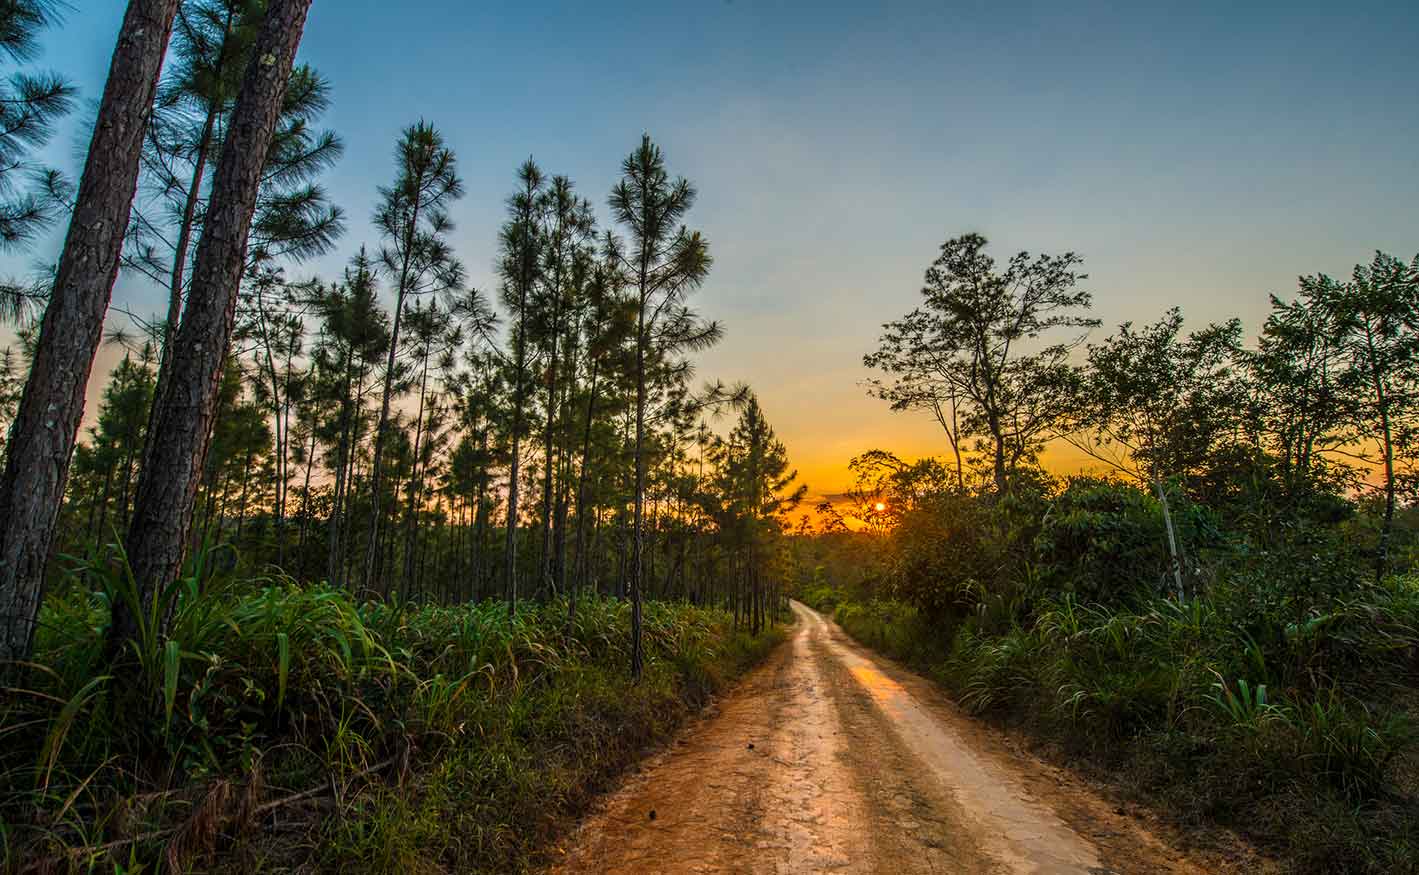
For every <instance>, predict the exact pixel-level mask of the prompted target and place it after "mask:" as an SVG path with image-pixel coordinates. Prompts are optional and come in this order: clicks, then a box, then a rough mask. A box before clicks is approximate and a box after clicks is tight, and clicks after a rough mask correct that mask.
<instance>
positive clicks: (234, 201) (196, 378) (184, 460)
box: [110, 0, 311, 641]
mask: <svg viewBox="0 0 1419 875" xmlns="http://www.w3.org/2000/svg"><path fill="white" fill-rule="evenodd" d="M310 5H311V0H271V2H270V4H269V5H268V6H267V9H266V16H265V20H264V21H263V22H262V25H261V33H260V35H259V36H258V37H257V42H256V45H255V47H254V51H253V52H252V62H251V64H250V65H249V66H248V67H247V71H246V77H245V79H244V80H243V81H242V85H241V92H240V94H239V96H238V99H237V106H236V110H235V112H234V113H233V115H232V120H231V125H230V129H229V130H228V132H227V138H226V143H225V144H224V146H223V148H222V155H221V159H220V161H219V163H218V165H217V171H216V176H215V178H214V181H213V186H212V198H211V201H210V204H209V207H208V210H207V215H206V220H205V222H204V225H203V229H202V239H201V241H200V242H199V243H198V245H197V259H196V263H195V265H194V267H193V274H192V288H191V292H190V294H189V299H188V304H187V313H186V315H185V316H184V318H183V320H182V325H181V327H179V329H178V333H177V337H176V338H175V340H174V345H173V356H172V365H173V367H172V373H173V379H172V380H171V381H170V382H169V384H168V388H167V389H166V390H165V391H164V392H163V397H162V399H161V400H160V401H159V410H158V416H157V422H156V427H155V429H154V432H153V434H152V435H150V439H149V441H148V451H147V453H146V455H145V458H144V464H143V467H142V471H141V472H140V473H139V477H138V495H137V503H136V507H135V509H134V514H133V524H132V525H131V526H130V527H129V530H128V540H127V547H128V556H129V560H130V561H131V563H132V567H133V575H134V579H135V580H137V581H138V585H139V586H140V587H141V588H142V592H143V602H144V607H145V608H146V606H148V605H149V604H150V603H151V601H152V600H153V599H154V598H156V597H157V594H158V593H160V592H162V591H163V589H164V588H165V587H166V586H167V585H168V584H169V583H170V582H171V581H172V580H173V579H174V578H175V577H176V576H177V574H178V571H179V569H180V568H181V565H182V553H183V546H184V542H185V541H186V536H187V532H188V528H189V526H190V525H191V523H192V507H193V500H194V499H195V497H196V494H197V486H198V483H199V482H200V480H201V476H202V471H203V466H204V463H205V461H206V457H207V448H208V446H209V445H210V443H211V425H212V419H213V416H214V415H215V413H216V409H217V393H218V387H219V385H220V381H221V374H222V367H223V365H224V364H225V361H226V357H227V349H228V347H229V346H230V343H231V336H232V326H233V323H234V321H235V319H236V302H237V292H238V290H239V287H240V284H241V274H242V270H243V268H244V267H245V266H246V244H247V236H248V233H249V231H250V228H251V217H252V213H253V211H254V210H255V208H256V197H257V192H258V190H259V188H260V185H261V174H262V169H263V168H264V166H265V164H266V154H267V151H268V150H269V148H270V146H271V139H272V134H273V133H274V131H275V128H276V119H277V116H278V114H279V113H280V109H281V101H282V98H283V97H284V95H285V90H286V83H287V81H288V80H289V78H290V74H291V67H292V64H293V62H294V60H295V55H296V47H297V46H298V45H299V44H300V40H301V32H302V30H303V29H304V27H305V20H306V14H307V12H309V10H310ZM134 607H137V606H131V605H127V606H125V605H122V604H121V603H120V605H118V606H116V609H115V611H114V620H113V625H112V627H111V630H110V634H111V636H112V638H113V639H114V640H115V641H122V640H124V639H126V638H131V637H132V636H134V635H136V633H137V631H138V626H137V618H136V617H135V616H134V615H133V614H132V610H131V609H132V608H134Z"/></svg>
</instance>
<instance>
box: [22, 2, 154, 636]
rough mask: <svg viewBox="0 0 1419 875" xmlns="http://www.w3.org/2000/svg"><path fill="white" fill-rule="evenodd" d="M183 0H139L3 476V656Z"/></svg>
mask: <svg viewBox="0 0 1419 875" xmlns="http://www.w3.org/2000/svg"><path fill="white" fill-rule="evenodd" d="M178 5H179V0H130V2H129V4H128V9H127V11H126V12H125V13H124V16H123V24H122V26H121V27H120V29H119V32H118V44H117V46H116V47H115V48H114V52H113V59H112V61H111V62H110V65H109V73H108V81H107V83H106V84H105V85H104V94H103V99H102V101H101V102H100V104H99V113H98V121H97V123H96V124H95V126H94V133H93V137H92V138H91V140H90V142H89V153H88V158H87V159H86V161H85V164H84V174H83V177H82V179H81V180H80V182H79V190H78V196H77V198H76V200H75V206H74V213H73V218H72V219H71V221H70V223H69V232H68V235H67V236H66V237H65V240H64V249H63V251H62V253H61V254H60V256H59V264H58V269H57V271H56V274H55V280H54V287H53V291H52V292H51V294H50V299H49V306H48V307H47V308H46V309H45V311H44V320H43V322H42V324H41V328H40V333H39V342H38V345H37V346H36V348H35V354H34V361H33V364H32V366H31V368H30V374H29V378H28V379H27V380H26V381H25V391H24V395H23V396H22V398H21V399H20V405H19V409H18V411H17V413H16V416H15V421H14V423H13V425H12V426H11V440H10V443H9V445H8V446H7V447H6V460H5V471H4V475H3V477H0V663H3V662H5V661H8V660H17V659H26V658H27V657H28V656H29V654H30V648H31V646H32V644H33V639H34V628H35V620H36V618H37V617H38V615H39V606H40V602H41V600H42V599H43V586H44V571H45V564H46V561H47V560H48V557H49V548H50V544H51V542H52V541H53V539H54V528H55V522H56V520H57V517H58V513H59V505H60V503H61V502H62V501H63V499H64V484H65V481H66V479H67V477H68V473H69V461H70V458H71V457H72V455H73V452H74V442H75V440H76V439H77V438H78V434H79V424H80V421H81V420H82V419H83V415H84V390H85V388H86V387H87V385H88V381H89V371H90V370H91V369H92V368H93V364H94V354H95V353H96V352H97V351H98V345H99V337H100V334H101V333H102V330H103V320H104V313H105V312H106V311H107V310H108V302H109V297H110V295H111V294H112V293H113V283H114V280H115V279H116V278H117V276H118V262H119V255H120V253H121V252H122V249H123V236H124V234H125V233H126V232H127V230H128V214H129V210H130V209H131V207H132V205H133V194H134V192H135V191H136V188H137V184H138V163H139V158H140V157H141V155H142V152H143V140H144V136H145V134H146V133H147V129H148V119H149V116H150V115H151V114H152V109H153V96H154V94H155V93H156V91H157V87H158V74H159V72H160V70H161V68H162V61H163V55H164V53H165V51H166V49H167V43H168V37H169V36H170V35H171V34H172V23H173V17H174V16H175V15H176V14H177V8H178Z"/></svg>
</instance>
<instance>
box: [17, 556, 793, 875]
mask: <svg viewBox="0 0 1419 875" xmlns="http://www.w3.org/2000/svg"><path fill="white" fill-rule="evenodd" d="M216 558H217V555H215V554H213V553H204V554H201V555H199V557H198V559H197V561H195V562H194V563H192V565H191V568H190V569H189V572H188V573H187V575H186V576H185V577H184V578H183V579H181V580H179V581H178V583H177V584H176V585H175V586H174V587H173V588H172V589H171V590H170V591H169V592H168V593H165V594H164V598H163V599H162V600H159V601H158V602H157V603H155V604H154V606H153V607H152V609H151V612H152V615H151V616H149V615H145V617H144V620H143V623H142V624H141V625H142V628H143V629H144V630H147V631H145V633H144V634H141V635H140V636H139V637H138V639H137V640H135V641H133V642H130V652H129V653H128V654H125V656H126V657H128V658H125V659H123V661H122V662H120V663H117V664H113V667H112V669H110V663H108V662H107V661H106V660H107V659H108V657H106V655H105V650H104V646H103V638H104V634H105V632H106V625H107V619H108V617H107V614H108V611H107V605H108V604H109V603H110V601H111V600H112V599H115V598H134V597H136V594H135V593H134V592H133V586H132V583H131V580H129V579H128V576H127V574H126V573H125V572H123V571H121V570H115V569H121V568H122V566H121V563H120V564H118V565H116V566H108V565H104V564H99V563H94V564H88V565H83V566H80V570H79V572H78V573H77V574H76V575H75V577H74V578H72V579H70V580H69V581H67V582H66V585H65V586H63V587H60V589H59V592H58V593H56V594H55V595H54V596H52V597H51V598H50V599H49V600H48V602H47V603H46V605H45V607H44V611H43V616H42V621H43V622H42V626H41V629H42V632H41V635H40V640H39V642H38V648H37V656H36V661H35V663H34V664H33V665H32V666H31V668H30V669H29V670H28V671H27V672H26V674H25V676H24V679H23V682H22V683H21V684H20V685H18V686H17V687H16V688H15V689H14V690H13V691H12V693H13V695H9V696H7V697H6V698H5V699H4V702H3V705H0V718H2V719H0V725H3V727H4V729H3V730H2V731H0V745H3V751H4V752H3V753H2V754H0V776H3V777H0V788H3V789H0V821H3V822H5V823H7V824H9V826H7V828H6V832H5V835H4V844H3V848H4V850H5V853H6V854H7V858H6V862H7V864H8V863H14V862H16V861H17V860H18V859H22V858H25V859H39V858H44V857H56V856H57V857H59V858H64V857H66V855H67V858H69V859H71V860H73V861H74V862H75V863H76V864H78V863H80V862H83V864H84V865H85V866H88V865H100V866H104V865H116V864H118V863H119V862H121V861H130V857H131V861H130V862H131V863H133V864H155V863H156V862H157V860H158V857H159V856H161V854H162V853H163V848H164V846H168V845H170V844H175V845H176V846H178V847H180V848H185V849H186V850H179V851H178V853H180V854H196V855H197V856H198V857H201V856H202V855H203V854H206V853H209V852H211V851H213V850H215V849H217V847H218V842H217V839H216V836H215V833H214V834H213V835H212V836H211V837H209V839H210V840H208V839H204V840H203V842H199V843H197V844H191V842H187V840H186V839H183V838H181V837H183V836H186V835H187V834H188V832H189V831H190V830H191V829H193V828H194V827H193V824H194V823H197V822H198V821H199V820H201V819H202V818H204V817H205V818H209V819H212V818H215V820H214V821H213V822H215V823H217V824H222V823H225V824H228V825H229V829H228V834H230V835H234V836H236V835H245V836H246V838H244V839H239V842H238V843H239V844H242V845H243V848H244V850H243V851H242V853H243V854H251V855H258V856H264V857H266V858H267V860H268V863H270V864H271V865H288V864H292V863H298V862H300V861H302V860H305V861H308V862H312V863H314V864H316V865H317V867H318V868H321V869H331V870H333V869H337V868H348V867H351V866H354V867H355V868H357V869H358V870H359V871H387V872H396V871H409V870H410V869H421V868H428V867H435V868H446V869H456V870H458V871H489V872H494V871H496V872H504V871H510V870H513V869H516V868H519V867H521V866H523V865H526V864H528V863H529V861H530V860H532V858H533V856H534V855H535V854H536V853H537V851H538V849H539V848H541V847H542V845H543V844H544V843H545V842H546V841H547V840H548V839H549V838H550V837H551V836H553V835H554V834H555V831H556V829H557V828H558V826H559V825H560V823H561V821H562V819H563V818H565V817H567V816H569V815H572V814H575V813H577V812H578V811H580V810H581V808H582V807H584V806H585V804H586V803H587V802H588V800H589V799H590V796H591V794H592V793H594V792H595V791H596V790H597V789H598V788H600V787H603V786H605V783H606V781H607V780H608V779H609V778H610V777H611V776H613V775H615V774H616V773H617V772H618V771H619V770H620V769H622V768H624V767H625V766H626V765H627V764H628V763H629V762H630V761H631V760H632V759H633V758H634V757H635V756H637V755H638V754H639V752H640V751H641V750H642V749H643V748H644V746H645V745H646V744H648V743H650V742H652V741H654V740H656V739H660V738H663V737H664V736H665V735H666V734H667V733H668V732H669V731H671V730H672V729H673V728H674V726H676V725H677V724H678V722H679V721H681V720H682V719H683V718H684V717H685V715H686V714H687V713H688V711H689V709H691V708H693V707H697V706H698V705H700V704H703V703H704V702H705V701H706V700H707V699H708V697H709V696H710V695H711V694H712V693H713V692H715V691H717V690H719V689H721V688H722V687H723V685H724V684H725V683H726V682H727V680H728V679H729V678H732V677H733V676H735V675H736V674H738V673H739V672H741V671H743V670H744V669H745V668H746V667H748V666H749V665H751V664H752V663H753V662H754V661H756V660H757V659H759V658H760V657H761V656H762V655H763V654H764V653H766V652H767V650H768V649H769V648H770V647H771V646H772V645H773V644H774V643H776V642H777V641H778V640H780V639H779V636H777V635H772V634H770V635H762V636H759V637H758V638H754V639H751V638H749V637H748V636H747V635H745V634H742V633H739V632H736V631H734V629H733V627H732V624H731V618H730V617H728V616H727V615H726V614H724V613H723V612H722V611H718V610H713V609H704V608H695V607H691V606H687V605H670V604H664V603H659V602H651V603H648V604H647V605H646V608H645V635H646V652H647V673H646V677H645V680H644V682H643V683H642V684H640V685H632V684H631V683H630V682H629V678H628V677H627V676H626V673H625V668H624V666H625V665H626V664H627V662H628V661H629V660H628V656H629V652H630V646H631V643H630V640H629V635H628V627H629V622H628V620H629V618H628V610H629V609H628V606H627V605H625V604H623V603H621V602H617V601H614V600H604V599H584V600H582V601H581V603H580V604H579V605H578V609H577V611H576V614H575V618H574V621H573V624H572V625H570V626H568V625H567V612H566V605H565V604H564V603H561V602H556V601H553V602H549V603H547V604H545V605H538V606H534V607H529V608H525V609H523V610H520V611H519V612H518V613H517V615H516V616H514V617H509V616H508V614H507V610H506V607H505V606H504V605H503V604H502V603H496V602H485V603H482V604H468V605H460V606H439V605H423V606H417V607H416V606H409V605H399V604H385V603H367V604H357V603H355V602H354V601H352V600H351V599H350V597H349V596H348V595H347V594H346V593H344V592H343V591H339V590H335V589H331V588H328V587H324V586H303V585H300V584H298V583H296V582H295V581H293V580H291V579H289V578H283V577H273V578H269V579H239V578H236V577H232V576H226V575H223V574H220V573H214V572H213V570H212V566H214V565H218V564H220V563H218V562H215V561H213V560H214V559H216ZM82 583H89V584H94V585H96V586H97V587H98V590H97V591H96V592H95V593H93V594H91V593H90V590H89V588H88V587H86V586H83V585H81V584H82ZM166 610H171V612H172V620H171V623H170V624H169V627H168V632H167V633H166V634H160V633H157V632H156V631H154V630H155V629H156V626H155V625H154V624H153V623H151V622H150V621H151V620H152V618H153V616H156V615H157V614H158V613H160V612H162V611H166ZM148 632H152V633H153V634H148ZM116 677H121V679H122V680H121V682H119V681H117V680H116V679H115V678H116ZM267 787H284V788H290V789H291V790H301V789H304V788H311V789H312V790H314V791H315V792H316V793H317V794H318V795H319V796H321V797H331V801H332V802H333V804H334V806H335V812H334V814H333V815H332V816H329V817H323V818H314V819H304V820H301V819H298V821H299V822H300V823H301V824H302V826H301V828H300V830H299V832H300V835H301V836H302V837H301V838H300V839H299V840H298V841H297V842H295V843H294V845H291V846H288V845H287V843H286V842H285V841H284V840H283V841H281V842H276V843H274V844H272V843H268V842H266V841H265V840H263V839H262V838H261V833H260V831H259V830H257V831H256V832H255V833H252V832H249V830H250V829H251V828H252V826H253V825H254V824H253V821H252V820H251V817H252V808H253V806H254V805H256V804H261V803H264V802H267V801H277V800H279V798H280V797H281V795H283V794H284V793H286V792H287V791H279V792H276V791H270V790H267V789H265V788H267ZM242 799H247V800H248V801H246V802H242V801H241V800H242ZM145 833H152V835H151V836H150V838H148V839H138V840H137V841H135V842H134V843H132V844H131V845H130V844H119V845H117V846H116V847H115V849H114V850H112V852H111V854H110V853H109V852H102V853H100V852H94V853H92V854H90V853H89V852H86V851H84V850H83V849H84V848H85V847H96V846H98V845H101V844H105V843H108V842H123V841H124V840H125V839H130V838H134V837H138V836H141V835H143V834H145ZM184 842H187V843H186V844H184ZM71 851H75V852H77V855H74V854H71V853H70V852H71ZM209 859H215V858H209ZM105 861H110V862H105Z"/></svg>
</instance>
